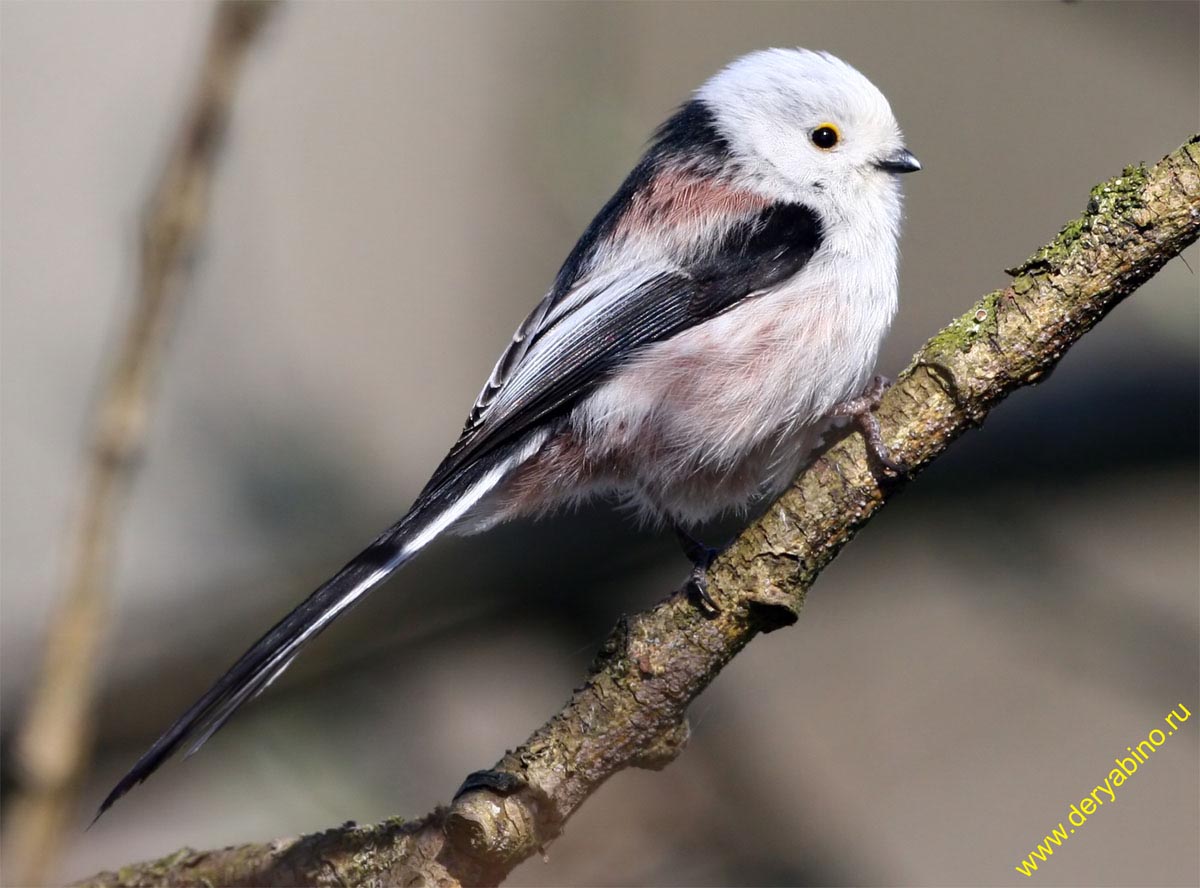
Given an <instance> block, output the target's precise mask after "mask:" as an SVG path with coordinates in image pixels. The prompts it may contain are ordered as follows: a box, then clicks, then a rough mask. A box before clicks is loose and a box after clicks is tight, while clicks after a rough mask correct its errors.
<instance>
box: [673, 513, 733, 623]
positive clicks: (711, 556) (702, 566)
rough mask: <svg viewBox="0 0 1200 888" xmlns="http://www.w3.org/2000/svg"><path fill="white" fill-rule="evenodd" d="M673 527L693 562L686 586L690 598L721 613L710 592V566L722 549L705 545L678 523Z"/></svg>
mask: <svg viewBox="0 0 1200 888" xmlns="http://www.w3.org/2000/svg"><path fill="white" fill-rule="evenodd" d="M673 527H674V530H675V536H676V537H677V538H678V539H679V544H680V545H681V546H683V554H684V555H686V556H687V559H688V561H690V562H692V573H691V575H690V576H689V577H688V580H687V584H686V585H685V587H684V588H685V589H686V590H687V594H688V598H690V599H692V601H694V602H695V603H696V604H697V606H698V607H699V608H700V609H701V610H703V611H705V612H706V613H710V614H717V613H720V612H721V608H720V607H718V606H717V603H716V602H715V601H713V598H712V596H711V595H709V594H708V568H709V567H710V566H711V565H712V563H713V561H715V560H716V557H717V555H718V554H719V552H720V550H719V549H714V548H713V547H712V546H706V545H704V543H701V542H700V541H699V540H697V539H696V538H695V537H693V536H692V535H691V534H690V533H688V532H687V531H686V530H684V529H683V528H682V527H680V526H679V525H678V524H676V525H673Z"/></svg>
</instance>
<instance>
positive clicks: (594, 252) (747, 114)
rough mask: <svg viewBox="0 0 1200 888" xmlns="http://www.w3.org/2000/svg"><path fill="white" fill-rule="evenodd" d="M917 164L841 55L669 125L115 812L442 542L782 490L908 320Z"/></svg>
mask: <svg viewBox="0 0 1200 888" xmlns="http://www.w3.org/2000/svg"><path fill="white" fill-rule="evenodd" d="M920 168H921V165H920V164H919V163H918V161H917V159H916V158H915V157H914V156H913V155H912V154H911V153H910V152H909V151H908V149H907V148H906V147H905V145H904V141H903V138H902V136H901V133H900V128H899V126H898V125H897V124H896V120H895V118H894V117H893V115H892V111H891V108H890V107H889V105H888V102H887V99H885V98H884V96H883V94H882V93H881V92H880V91H879V90H878V89H877V88H876V87H875V86H874V85H872V84H871V82H870V81H868V80H867V78H866V77H864V76H863V75H862V74H860V73H859V72H858V71H857V70H855V69H854V68H852V67H851V66H850V65H848V64H846V63H845V62H843V61H841V60H840V59H838V58H835V57H834V56H832V55H830V54H828V53H825V52H811V51H808V50H803V49H769V50H762V51H759V52H754V53H751V54H750V55H747V56H744V57H743V58H740V59H738V60H736V61H734V62H733V63H732V64H730V65H729V66H728V67H726V68H725V69H724V70H722V71H721V72H719V73H718V74H717V75H716V76H714V77H713V78H712V79H711V80H709V81H708V82H707V83H705V84H704V85H703V86H701V87H700V89H699V90H697V91H696V93H695V94H694V96H693V97H692V99H691V100H690V101H688V102H686V103H684V104H683V105H682V106H681V107H680V108H679V109H678V110H677V111H676V112H675V114H674V115H673V116H671V117H670V118H669V119H668V120H667V121H666V122H665V123H663V124H662V126H660V127H659V128H658V130H657V131H656V133H655V134H654V136H653V138H652V140H651V142H650V145H649V147H648V148H647V150H646V152H645V154H644V155H643V156H642V158H641V160H640V161H639V162H638V163H637V165H636V166H635V167H634V168H633V171H632V172H631V173H630V174H629V176H628V177H627V178H626V179H625V181H624V182H623V183H622V184H621V186H620V188H618V189H617V192H616V194H614V195H613V197H612V198H611V199H610V200H609V201H608V203H606V204H605V205H604V207H603V208H602V209H601V210H600V212H599V214H598V215H597V216H596V217H595V219H594V220H593V221H592V223H591V225H589V226H588V228H587V230H586V231H585V232H584V233H583V236H582V237H581V238H580V239H579V242H578V243H577V244H576V245H575V247H574V249H572V250H571V253H570V254H569V255H568V256H567V259H566V262H565V263H564V264H563V266H562V268H561V269H560V270H559V272H558V275H557V277H556V278H555V279H554V283H553V286H551V288H550V291H549V292H548V293H547V294H546V295H545V297H543V299H542V300H541V302H539V303H538V304H537V306H536V307H535V308H534V310H533V312H532V313H531V314H530V315H529V316H528V317H527V318H526V319H525V321H524V322H523V323H522V324H521V325H520V327H519V328H518V329H517V332H516V334H515V335H514V336H513V339H512V342H511V343H510V344H509V346H508V347H507V348H506V349H505V350H504V353H503V354H502V355H501V356H500V359H499V361H497V362H496V366H495V369H494V370H493V371H492V373H491V376H490V377H489V378H488V380H487V383H486V384H485V385H484V387H483V391H482V392H481V393H480V395H479V398H478V400H476V402H475V405H474V407H473V408H472V409H471V412H470V415H469V417H468V419H467V421H466V425H465V427H464V428H463V430H462V434H461V435H460V436H459V438H458V441H457V443H455V445H454V446H453V448H451V450H450V452H449V454H448V455H447V456H446V458H445V459H444V460H443V461H442V463H441V464H440V465H439V466H438V467H437V470H436V471H435V472H434V473H433V477H432V478H430V480H429V483H428V484H426V485H425V488H424V489H423V490H422V491H421V493H420V495H419V496H418V497H417V499H416V502H414V503H413V505H412V507H411V508H410V509H409V510H408V512H407V513H406V514H405V515H404V517H402V518H401V519H400V520H399V521H397V522H396V523H395V524H393V525H392V526H391V527H389V528H388V529H387V530H386V531H384V532H383V533H382V534H380V536H379V537H378V538H377V539H376V540H375V541H374V542H373V543H371V545H370V546H368V547H367V548H366V549H365V550H364V551H363V552H362V553H360V554H359V555H357V556H356V557H355V558H354V559H353V560H351V561H350V563H349V564H347V565H346V566H345V567H343V568H342V569H341V570H340V571H338V573H337V574H335V575H334V576H333V578H332V579H330V580H329V581H327V582H326V583H325V584H324V585H322V586H321V587H320V588H319V589H317V591H316V592H314V593H313V594H312V595H311V596H309V598H308V599H306V600H305V601H304V602H303V603H302V604H300V606H299V607H297V608H296V609H295V610H293V611H292V612H291V613H289V614H288V615H287V616H286V617H284V618H283V619H282V620H280V621H279V622H278V623H276V624H275V626H273V627H272V628H271V629H270V630H269V631H268V632H267V633H266V634H265V635H264V636H263V637H262V638H260V639H259V640H258V641H256V642H255V643H254V645H253V646H252V647H251V648H250V649H249V650H248V651H247V652H246V653H245V654H243V655H242V657H241V658H240V659H239V660H238V661H237V662H236V663H234V664H233V666H232V667H231V668H230V669H229V671H227V672H226V673H225V674H224V675H223V676H221V678H220V679H218V680H217V682H216V684H214V685H213V686H212V688H211V689H210V690H209V691H208V692H207V693H205V694H204V696H203V697H201V698H200V699H199V700H198V701H197V702H196V703H195V704H194V705H193V706H192V707H191V708H190V709H189V710H188V711H187V712H185V713H184V714H183V715H182V716H180V718H179V719H178V720H177V721H176V722H175V723H174V724H172V725H171V726H170V727H169V728H168V729H167V731H166V733H164V734H163V735H162V736H161V737H160V738H159V739H158V740H156V741H155V742H154V744H153V745H152V746H151V747H150V748H149V750H147V752H146V753H145V754H144V755H143V756H142V757H141V758H140V759H138V761H137V763H136V764H134V766H133V768H132V769H131V770H130V771H129V773H128V774H126V775H125V776H124V777H123V778H121V780H120V782H119V783H118V784H117V785H116V787H115V788H114V789H113V790H112V792H111V793H109V795H108V797H107V798H106V799H105V800H104V802H103V804H101V806H100V811H99V813H98V814H97V817H99V816H100V814H103V813H104V811H105V810H107V809H108V808H109V807H110V806H111V805H112V804H113V802H115V801H116V800H117V799H118V798H120V797H121V796H122V795H124V794H125V793H126V792H128V791H129V790H130V789H131V788H132V787H133V786H135V785H137V784H138V783H140V782H142V781H143V780H145V779H146V778H147V777H148V776H149V775H150V774H151V773H153V772H154V771H155V770H156V769H157V768H158V767H159V765H161V764H162V763H163V761H165V760H166V759H167V758H168V757H170V756H171V755H172V754H173V753H175V752H176V751H177V750H178V749H180V748H181V747H183V746H185V745H186V746H187V747H188V752H187V754H188V755H190V754H192V753H193V752H195V751H196V750H197V749H199V748H200V746H201V745H203V744H204V742H205V741H206V740H208V738H209V737H211V736H212V735H213V734H214V733H215V732H216V731H217V730H218V729H219V728H220V727H221V726H222V725H224V724H225V722H226V721H227V720H228V719H229V717H230V716H231V715H233V713H234V712H235V711H236V710H237V709H238V707H239V706H241V705H242V704H243V703H245V702H246V701H247V700H249V699H251V698H252V697H254V696H256V695H258V694H259V693H261V692H262V691H263V690H264V689H265V688H266V687H267V686H268V685H269V684H270V683H271V682H272V681H274V680H275V679H276V678H278V677H279V675H280V673H282V672H283V671H284V669H286V668H287V667H288V665H289V664H290V663H291V662H292V660H293V659H295V657H296V655H297V654H298V653H299V651H300V649H301V647H302V646H303V645H304V643H305V642H307V641H308V640H309V639H311V638H313V637H314V636H315V635H317V634H318V633H319V632H321V631H322V630H324V629H325V628H326V627H327V626H328V625H329V624H330V623H332V622H333V620H334V619H336V618H337V617H338V616H339V615H340V614H342V613H344V612H345V611H346V610H347V609H348V608H350V607H351V606H352V605H354V604H355V603H357V602H358V601H360V600H361V599H362V598H363V596H364V595H366V593H367V592H368V591H370V590H371V589H372V588H374V587H375V586H377V585H378V584H379V583H381V582H382V581H383V580H384V579H385V578H387V577H388V576H389V575H391V574H392V573H393V572H394V571H396V570H397V569H398V568H399V567H400V566H401V565H403V564H404V563H405V562H407V561H408V560H410V559H411V558H413V557H414V556H415V555H416V554H417V553H418V552H419V551H421V549H423V548H424V547H425V546H427V545H428V544H429V543H430V542H431V541H432V540H433V539H434V538H435V537H437V536H439V535H440V534H442V533H446V532H453V533H475V532H479V531H483V530H486V529H487V528H490V527H492V526H494V525H496V524H499V523H501V522H504V521H508V520H510V519H513V518H517V517H519V516H530V515H534V516H536V515H542V514H545V513H547V512H550V511H553V510H554V509H555V508H556V507H560V506H564V505H570V504H573V503H578V502H581V501H583V500H585V499H588V498H591V497H594V496H608V497H611V498H618V499H621V500H623V501H625V502H627V503H629V504H632V505H633V506H635V507H636V508H637V509H638V510H639V512H640V513H641V514H642V515H643V516H644V517H645V518H647V519H649V520H651V521H654V522H658V523H665V524H668V525H669V526H671V527H672V528H675V529H676V531H677V532H678V533H679V535H680V538H681V540H683V542H684V546H685V550H686V551H687V552H688V553H689V555H690V556H691V557H692V559H693V561H694V563H695V570H694V571H693V578H692V584H693V588H694V591H696V592H697V593H698V594H699V596H700V597H701V598H702V599H705V600H707V593H706V591H705V588H704V585H703V574H704V568H706V567H707V565H708V563H709V562H710V561H711V558H712V554H713V553H712V550H710V549H707V548H705V547H703V546H701V545H700V544H698V543H696V542H695V541H694V540H692V539H691V537H690V535H689V532H688V528H690V527H693V526H695V525H696V524H699V523H702V522H704V521H706V520H709V519H712V518H714V517H716V516H719V515H721V514H722V513H727V512H731V511H733V512H736V511H743V512H744V511H745V510H746V509H747V508H748V507H749V506H750V505H751V504H753V503H755V502H759V501H762V500H763V499H764V498H766V497H771V496H774V495H776V494H778V493H780V492H781V491H782V490H783V489H784V488H785V487H786V485H787V484H788V483H789V482H790V481H791V479H792V478H793V477H794V476H795V475H796V473H797V472H798V471H799V470H800V469H801V468H802V467H803V466H804V465H805V463H806V461H810V460H811V459H812V458H813V455H814V453H815V451H816V450H817V448H818V447H819V446H820V445H821V443H822V438H823V436H824V435H826V434H827V433H828V432H829V431H830V429H831V427H832V426H833V425H836V424H839V423H845V422H847V421H849V420H854V421H857V423H858V424H859V427H860V429H861V430H862V431H863V433H864V437H865V438H866V439H867V441H868V445H869V447H870V448H871V449H872V450H873V452H874V453H875V455H876V457H877V458H878V459H879V460H881V461H882V462H883V463H884V464H885V465H893V463H892V462H891V460H890V458H889V455H888V454H887V451H886V449H885V448H883V446H882V442H881V441H880V440H879V436H878V426H877V425H876V424H875V423H874V419H873V417H872V416H871V413H870V410H871V409H872V408H873V407H874V406H876V405H877V403H878V397H879V393H880V391H881V389H882V385H881V384H880V382H879V379H878V378H876V382H875V383H874V384H872V382H871V379H872V377H871V373H872V369H873V367H874V364H875V360H876V356H877V354H878V351H879V346H880V343H881V341H882V339H883V337H884V335H885V334H886V333H887V330H888V327H889V326H890V324H891V321H892V317H893V315H894V314H895V311H896V299H897V294H896V289H897V282H896V263H897V249H898V248H897V239H898V236H899V228H900V219H901V193H900V183H899V179H898V174H901V173H909V172H913V171H914V170H919V169H920Z"/></svg>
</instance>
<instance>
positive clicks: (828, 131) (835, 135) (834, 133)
mask: <svg viewBox="0 0 1200 888" xmlns="http://www.w3.org/2000/svg"><path fill="white" fill-rule="evenodd" d="M809 138H811V139H812V143H813V144H814V145H816V146H817V147H818V148H820V149H821V150H822V151H829V150H830V149H831V148H833V146H834V145H836V144H837V143H838V142H840V141H841V140H842V134H841V131H840V130H838V128H837V126H835V125H834V124H832V123H823V124H821V125H820V126H819V127H817V128H816V129H815V130H813V131H812V134H811V135H810V136H809Z"/></svg>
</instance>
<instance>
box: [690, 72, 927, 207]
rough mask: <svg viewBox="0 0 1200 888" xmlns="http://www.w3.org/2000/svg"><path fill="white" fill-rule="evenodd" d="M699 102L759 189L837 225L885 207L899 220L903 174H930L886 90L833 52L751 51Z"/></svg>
mask: <svg viewBox="0 0 1200 888" xmlns="http://www.w3.org/2000/svg"><path fill="white" fill-rule="evenodd" d="M696 98H697V99H699V100H700V101H701V102H703V103H704V105H705V106H707V107H708V109H709V110H710V111H711V112H712V114H713V117H714V119H715V123H716V126H717V128H718V129H719V130H720V132H721V135H722V136H723V137H724V138H725V139H726V141H727V142H728V145H729V149H730V151H731V153H732V155H733V157H734V158H735V159H736V161H737V165H738V168H739V170H740V172H741V174H742V175H743V176H745V177H746V178H747V179H748V180H749V181H750V182H751V183H753V187H755V188H756V190H758V191H760V192H761V193H764V194H765V195H768V196H770V197H773V198H776V199H781V200H789V201H797V202H803V203H806V204H809V205H812V206H813V207H814V208H815V209H817V210H818V211H819V212H820V213H821V215H822V216H823V217H824V219H825V220H826V221H828V222H832V223H834V224H836V223H837V222H838V221H846V222H851V221H852V220H853V221H858V220H857V217H860V216H861V215H863V214H872V215H873V214H878V213H879V212H880V211H881V210H882V211H883V214H884V215H885V216H892V215H895V216H897V217H898V213H899V182H898V181H897V174H899V173H906V172H912V171H914V170H918V169H920V168H921V165H920V164H919V163H918V162H917V159H916V158H915V157H914V156H913V155H912V154H911V153H910V152H909V151H908V149H907V148H906V147H905V144H904V138H903V135H902V134H901V132H900V127H899V125H898V124H897V123H896V118H895V117H894V116H893V115H892V109H891V106H890V105H889V104H888V101H887V99H886V98H884V96H883V93H881V92H880V91H879V90H878V89H877V88H876V87H875V85H874V84H873V83H871V81H869V80H868V79H867V78H866V77H864V76H863V75H862V74H860V73H859V72H858V71H857V70H855V69H854V68H853V67H851V66H850V65H848V64H846V63H845V62H843V61H842V60H841V59H839V58H836V57H835V56H832V55H830V54H829V53H825V52H811V51H809V50H804V49H766V50H761V51H759V52H754V53H751V54H750V55H747V56H743V57H742V58H740V59H738V60H737V61H735V62H733V63H732V64H730V65H729V66H728V67H726V68H725V69H724V70H722V71H721V72H720V73H718V74H717V75H716V76H715V77H713V78H712V79H711V80H709V81H708V82H707V83H706V84H704V86H702V87H701V88H700V89H699V90H698V91H697V93H696ZM893 207H894V211H893V212H888V210H889V209H892V208H893ZM896 221H898V218H897V220H896Z"/></svg>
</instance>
